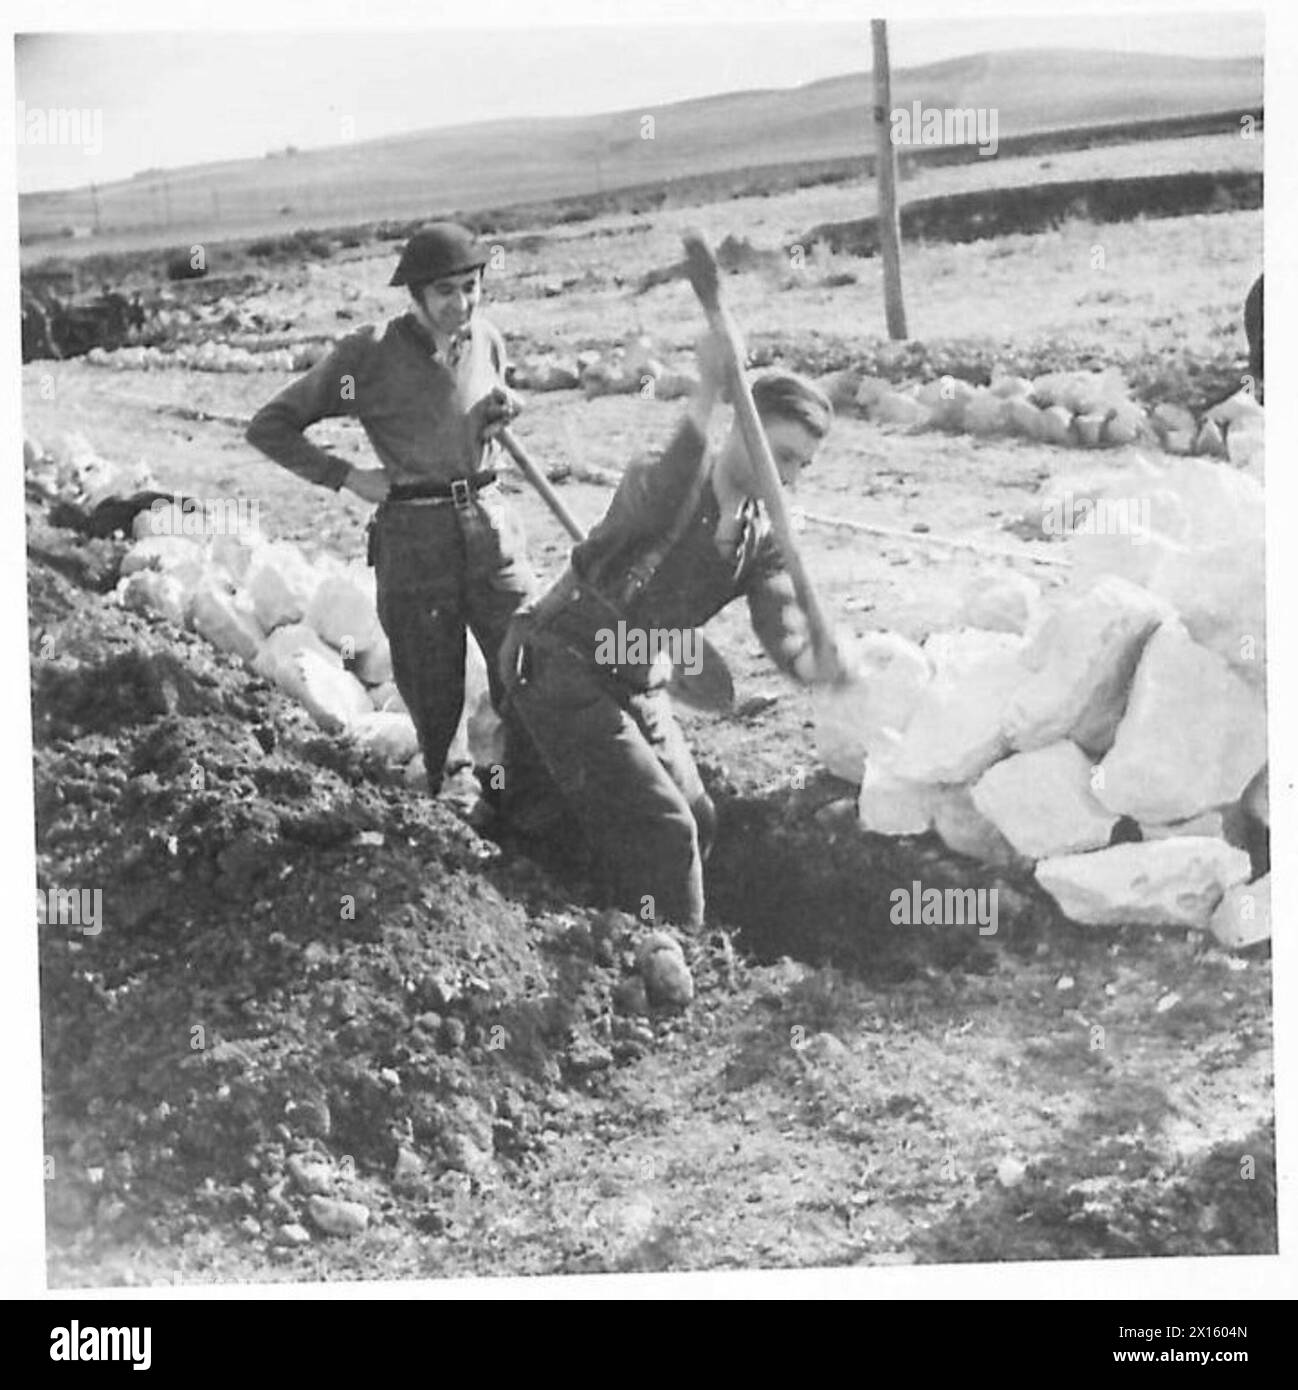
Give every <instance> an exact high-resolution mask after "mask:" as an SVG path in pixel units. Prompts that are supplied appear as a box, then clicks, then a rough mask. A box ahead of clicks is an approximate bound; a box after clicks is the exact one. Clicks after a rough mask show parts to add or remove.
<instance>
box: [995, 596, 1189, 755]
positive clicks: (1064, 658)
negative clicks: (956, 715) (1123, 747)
mask: <svg viewBox="0 0 1298 1390" xmlns="http://www.w3.org/2000/svg"><path fill="white" fill-rule="evenodd" d="M1166 615H1167V609H1166V606H1165V605H1163V604H1161V603H1159V602H1158V600H1156V599H1155V598H1154V597H1153V596H1152V595H1151V594H1149V593H1148V592H1146V591H1145V590H1144V589H1141V588H1139V587H1138V586H1137V585H1134V584H1131V583H1128V582H1127V581H1126V580H1124V579H1118V578H1106V579H1102V580H1100V581H1099V582H1098V583H1097V584H1095V585H1094V586H1093V587H1091V588H1090V589H1089V590H1087V591H1085V592H1084V593H1071V594H1068V595H1064V596H1061V597H1060V598H1059V599H1057V600H1056V601H1055V604H1054V605H1053V607H1052V609H1051V611H1050V613H1049V614H1048V616H1047V617H1046V618H1045V620H1044V621H1043V622H1042V624H1041V626H1040V628H1039V629H1038V630H1037V631H1036V632H1035V633H1034V634H1033V637H1032V639H1031V640H1030V641H1029V642H1028V644H1027V646H1026V647H1025V648H1024V651H1023V654H1022V664H1023V665H1024V666H1025V667H1026V668H1027V669H1028V671H1029V672H1030V675H1029V676H1028V678H1027V679H1026V680H1024V681H1023V683H1022V684H1021V685H1020V687H1019V688H1018V689H1017V690H1016V691H1014V692H1012V694H1011V695H1010V697H1009V699H1008V701H1007V703H1006V706H1005V719H1004V728H1005V734H1006V737H1007V738H1008V739H1009V742H1010V744H1011V745H1012V746H1013V747H1014V748H1016V749H1018V750H1020V751H1021V752H1026V751H1029V750H1031V749H1033V748H1043V747H1045V746H1046V745H1047V744H1051V743H1055V742H1058V740H1059V739H1061V738H1067V737H1071V738H1072V739H1073V741H1074V742H1075V743H1077V744H1078V745H1079V746H1081V747H1082V748H1084V749H1086V750H1087V751H1088V752H1092V753H1096V754H1099V753H1103V752H1104V750H1105V749H1106V748H1108V747H1109V745H1110V744H1111V743H1112V741H1113V736H1114V730H1115V729H1116V727H1117V724H1118V720H1119V719H1120V718H1121V717H1122V711H1123V708H1124V705H1125V703H1126V692H1127V686H1128V683H1129V682H1130V680H1131V674H1132V672H1133V671H1134V670H1135V668H1136V663H1137V661H1138V660H1139V658H1140V653H1141V651H1142V649H1143V648H1144V645H1145V642H1146V641H1147V640H1148V638H1149V636H1150V634H1151V633H1152V632H1153V631H1154V629H1155V628H1156V627H1157V626H1158V624H1159V622H1160V621H1161V620H1162V619H1163V618H1164V617H1165V616H1166Z"/></svg>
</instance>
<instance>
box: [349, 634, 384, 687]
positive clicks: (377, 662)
mask: <svg viewBox="0 0 1298 1390" xmlns="http://www.w3.org/2000/svg"><path fill="white" fill-rule="evenodd" d="M352 670H353V671H355V673H356V677H357V679H358V680H362V681H364V682H365V684H366V685H387V684H388V683H389V682H390V681H391V680H392V649H391V648H390V647H389V645H388V639H387V636H386V634H384V633H380V634H379V637H378V640H377V641H376V642H375V643H374V644H373V646H370V647H367V648H366V649H365V650H364V651H362V652H357V654H356V660H355V661H354V662H353V663H352Z"/></svg>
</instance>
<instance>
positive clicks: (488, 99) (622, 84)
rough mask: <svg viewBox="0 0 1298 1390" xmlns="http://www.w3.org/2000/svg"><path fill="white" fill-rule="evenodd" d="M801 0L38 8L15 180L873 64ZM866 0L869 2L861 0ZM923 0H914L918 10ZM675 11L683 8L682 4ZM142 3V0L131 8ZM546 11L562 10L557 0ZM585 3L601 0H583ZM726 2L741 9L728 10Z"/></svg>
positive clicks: (1025, 32)
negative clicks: (46, 19) (80, 128)
mask: <svg viewBox="0 0 1298 1390" xmlns="http://www.w3.org/2000/svg"><path fill="white" fill-rule="evenodd" d="M181 8H183V7H181ZM498 8H499V7H498V6H496V5H494V4H493V3H492V0H476V3H475V4H474V5H473V6H472V13H473V15H474V16H475V20H480V22H481V23H482V24H483V25H484V26H486V25H488V24H491V22H492V19H493V12H494V11H496V10H498ZM794 8H795V7H793V6H791V5H790V4H780V3H778V0H772V3H768V4H765V5H757V6H756V7H755V6H754V5H753V4H752V3H751V0H750V3H749V4H746V5H743V6H742V7H741V5H740V4H739V0H732V3H729V4H728V5H721V4H718V3H717V2H716V0H694V3H693V4H691V5H690V6H689V10H688V13H690V14H692V15H694V16H695V17H696V18H699V19H707V18H708V17H709V16H712V17H713V19H712V22H708V23H704V24H693V25H685V24H683V23H681V22H680V21H679V20H678V21H676V22H670V19H669V18H668V22H657V23H651V22H641V21H640V16H642V15H644V16H646V17H647V20H652V19H653V18H654V15H655V11H654V7H653V4H652V3H644V2H643V0H642V3H637V5H636V8H635V14H636V16H637V23H636V24H635V25H629V24H625V23H621V22H619V23H608V22H604V23H600V24H590V23H586V24H583V25H580V26H571V25H567V26H563V27H554V26H552V27H545V28H538V27H535V26H536V24H537V22H538V20H537V15H538V12H540V7H536V6H532V7H529V8H527V9H526V10H525V11H524V16H525V18H524V20H523V21H521V22H519V21H515V22H512V23H508V22H504V23H502V22H500V21H499V20H497V21H496V23H495V25H494V26H493V27H482V28H479V29H476V30H465V29H447V28H440V29H422V30H414V29H411V28H409V25H410V24H411V23H412V22H414V20H413V19H412V18H411V17H412V16H418V17H419V22H421V23H423V22H427V20H428V16H429V14H430V13H434V12H433V11H428V10H422V9H420V10H411V9H408V8H407V9H405V10H403V11H391V9H390V7H389V11H388V15H387V20H386V23H384V22H383V20H382V19H380V20H378V21H376V22H375V27H374V29H372V30H370V31H357V30H356V29H355V27H354V26H355V25H356V23H357V20H356V14H357V12H356V10H354V9H352V10H349V11H345V12H344V13H343V14H342V15H341V16H340V18H341V19H342V22H343V23H344V24H346V23H350V25H351V26H353V27H352V28H351V29H350V30H348V29H344V30H342V31H341V32H340V31H338V30H336V29H335V30H334V31H332V32H309V31H308V25H307V24H306V23H305V12H301V13H302V18H301V19H300V20H299V21H298V22H299V23H300V24H301V29H300V30H299V31H297V32H254V31H252V30H251V29H245V30H243V31H241V32H202V31H198V30H194V29H190V30H188V31H183V30H182V31H172V32H158V31H156V30H155V31H154V32H134V33H132V32H115V33H106V32H95V33H63V34H50V33H42V32H38V30H39V26H40V23H41V22H42V21H41V20H40V19H39V18H37V19H36V21H35V22H34V23H33V24H31V25H29V26H28V28H29V30H30V32H26V33H24V32H21V31H20V32H19V33H18V34H17V35H16V37H15V93H14V95H15V99H16V100H15V130H16V133H17V135H18V137H19V138H18V145H17V160H18V170H17V173H18V189H19V191H20V192H30V191H34V190H37V189H42V188H58V187H73V186H77V185H84V184H86V183H87V182H90V181H91V180H93V181H95V182H98V183H105V182H111V181H112V180H114V179H119V178H126V177H129V176H130V175H131V174H133V173H135V172H137V171H138V170H140V169H145V168H155V167H159V168H172V167H177V166H181V165H187V164H197V163H205V162H208V161H213V160H221V159H231V158H244V157H254V158H255V157H260V156H261V155H264V154H265V153H266V151H267V150H270V149H282V148H283V147H284V146H286V145H296V146H298V147H300V148H311V147H319V146H326V145H331V144H335V143H338V142H339V141H341V140H344V139H351V138H354V139H357V140H365V139H370V138H374V137H377V136H384V135H391V134H396V133H400V132H404V131H416V130H426V129H429V128H432V127H436V126H445V125H456V124H463V123H467V122H472V121H481V120H491V119H494V118H504V117H519V116H562V115H584V114H590V113H593V112H599V111H611V110H623V109H627V108H633V107H642V106H653V105H658V104H662V103H665V102H670V101H676V100H681V99H684V98H689V97H697V96H707V95H712V94H715V93H717V92H724V91H734V90H740V89H745V88H754V87H790V86H796V85H798V84H801V83H804V82H809V81H813V80H815V79H817V78H822V77H830V76H835V75H838V74H841V73H845V72H853V71H861V70H864V69H867V68H868V67H869V66H870V37H869V25H868V22H867V20H866V19H864V18H862V19H854V20H844V19H843V18H841V15H842V12H843V9H844V7H843V6H841V5H834V4H829V5H821V6H820V7H819V8H817V6H816V4H815V3H814V0H808V2H806V3H804V4H802V5H800V6H797V7H796V9H797V11H798V12H799V13H800V14H802V15H804V16H812V17H810V18H808V17H801V18H798V19H789V18H787V15H788V14H789V13H790V12H791V10H793V9H794ZM851 8H853V9H855V10H857V12H858V13H859V12H860V11H861V7H860V6H859V4H857V5H854V6H852V7H851ZM260 9H261V10H264V6H263V7H260ZM328 9H329V7H328V5H320V6H317V8H315V9H313V10H312V11H311V12H310V13H311V15H312V16H313V18H312V21H311V25H310V26H309V28H310V29H318V28H321V27H322V26H321V24H319V23H318V22H317V21H318V20H320V18H321V17H322V16H323V17H324V18H326V19H327V18H328V15H327V11H328ZM918 9H919V7H917V6H916V5H915V4H913V3H912V4H908V5H907V6H906V10H905V12H906V14H907V15H908V16H909V15H912V14H914V13H916V12H917V10H918ZM930 9H931V7H930ZM674 12H677V13H679V12H682V11H681V9H680V6H679V5H678V6H675V7H674ZM43 13H44V14H49V13H50V12H49V11H44V12H43ZM112 13H113V14H115V15H116V14H118V11H116V10H115V11H113V12H112ZM136 13H137V12H136V10H134V9H131V8H128V10H127V11H126V18H127V19H128V20H129V19H131V18H132V17H133V16H135V14H136ZM220 13H221V15H222V16H227V15H231V14H237V7H235V8H234V9H233V10H232V9H231V8H230V6H229V5H228V4H227V5H223V6H222V8H221V11H220ZM278 13H283V14H285V15H286V17H287V19H288V20H289V21H292V20H293V19H294V13H296V12H295V11H293V10H292V9H290V11H288V12H280V11H272V14H278ZM367 13H369V14H370V15H371V16H373V15H375V14H376V13H378V14H379V15H380V16H382V15H383V8H382V7H381V6H380V7H376V6H375V5H373V4H371V5H370V6H369V7H368V11H367ZM544 13H545V14H546V15H553V14H555V13H556V11H555V9H554V7H553V6H547V7H545V9H544ZM569 13H575V14H578V15H582V14H584V13H585V11H584V9H583V7H582V5H581V3H580V0H578V4H577V6H576V8H575V9H574V8H573V7H571V6H570V7H569ZM602 13H603V14H604V15H605V16H607V15H608V13H609V11H607V10H604V11H603V12H602ZM616 13H617V14H619V15H622V14H625V13H626V11H624V10H619V11H617V12H616ZM659 13H661V10H660V11H659ZM741 13H742V14H744V15H745V16H746V17H747V16H748V15H750V14H767V15H772V16H774V17H773V18H769V19H765V20H759V21H757V22H752V21H748V20H747V19H746V21H745V22H744V23H742V24H737V23H735V22H734V18H733V17H734V16H736V15H738V14H741ZM176 14H177V9H176V7H168V9H166V10H153V11H151V10H148V9H146V10H145V11H143V16H144V18H145V19H146V20H147V19H148V18H149V17H150V16H151V15H152V16H153V17H154V19H155V22H157V21H162V20H164V19H165V18H166V16H168V15H170V16H172V18H171V20H170V22H171V23H172V24H173V25H174V24H175V22H176V21H175V15H176ZM818 14H824V15H825V16H826V18H824V19H818V18H816V17H815V16H816V15H818ZM781 15H783V16H785V17H784V18H780V17H779V16H781ZM348 16H350V19H348ZM727 16H729V17H730V19H729V22H717V17H719V18H720V20H721V21H725V20H726V17H727ZM835 16H838V17H835ZM586 17H587V18H589V16H586ZM100 22H101V23H102V22H103V13H102V12H101V13H100ZM227 22H228V21H227ZM528 25H531V26H533V27H527V26H528ZM1263 32H1264V23H1263V16H1262V13H1261V11H1260V9H1256V10H1254V9H1244V10H1240V9H1236V10H1233V11H1229V12H1216V13H1212V12H1205V13H1200V14H1185V13H1183V12H1177V11H1165V12H1163V13H1156V12H1152V11H1149V10H1142V11H1141V12H1138V13H1132V12H1130V11H1129V10H1124V9H1118V10H1116V11H1111V12H1110V13H1108V14H1107V15H1099V14H1097V13H1096V12H1095V11H1092V12H1090V13H1084V14H1077V13H1074V14H1071V15H1044V14H1038V15H1031V14H1028V15H1018V16H1013V15H1007V14H1000V15H992V16H988V15H986V13H985V12H984V11H981V10H980V11H979V12H978V17H976V18H967V19H966V18H921V19H910V18H902V19H893V20H891V21H890V24H889V41H890V46H891V50H892V62H893V66H894V68H901V67H908V66H912V65H915V64H919V63H926V62H932V61H935V60H938V59H941V58H947V57H953V56H956V55H958V54H962V53H973V52H979V51H984V50H994V49H1005V48H1021V47H1031V48H1036V47H1081V48H1105V49H1118V50H1127V51H1148V52H1160V53H1180V54H1187V55H1191V56H1200V57H1221V56H1232V55H1241V56H1242V55H1254V54H1259V53H1260V52H1261V51H1262V46H1263ZM19 103H21V105H20V104H19ZM51 108H58V109H62V110H76V111H79V112H85V113H87V115H86V118H85V119H86V124H85V127H84V129H85V133H84V135H83V137H82V138H81V140H80V143H79V144H75V145H69V144H62V145H59V144H48V143H46V144H42V143H38V142H34V141H31V140H28V139H27V138H26V136H27V134H28V132H30V131H31V130H32V129H33V127H32V126H31V124H30V123H31V121H32V119H33V116H32V113H33V112H34V111H35V112H45V111H48V110H50V109H51Z"/></svg>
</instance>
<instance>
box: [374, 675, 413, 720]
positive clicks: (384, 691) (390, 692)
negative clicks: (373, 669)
mask: <svg viewBox="0 0 1298 1390" xmlns="http://www.w3.org/2000/svg"><path fill="white" fill-rule="evenodd" d="M370 703H371V704H372V705H373V706H374V708H375V709H376V710H380V711H389V712H394V713H396V714H409V712H410V711H409V710H408V709H407V708H406V702H405V701H404V700H403V699H402V698H401V692H400V691H399V690H398V689H397V687H396V682H395V681H387V682H385V683H384V684H383V685H376V686H374V687H373V689H372V690H371V691H370Z"/></svg>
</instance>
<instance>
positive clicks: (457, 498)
mask: <svg viewBox="0 0 1298 1390" xmlns="http://www.w3.org/2000/svg"><path fill="white" fill-rule="evenodd" d="M451 501H452V502H453V503H454V504H455V506H456V508H457V509H458V510H459V511H463V510H464V509H465V508H466V507H467V506H468V505H469V503H470V502H472V501H473V488H472V487H471V486H470V484H469V480H468V479H467V478H456V479H455V481H454V482H452V483H451Z"/></svg>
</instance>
